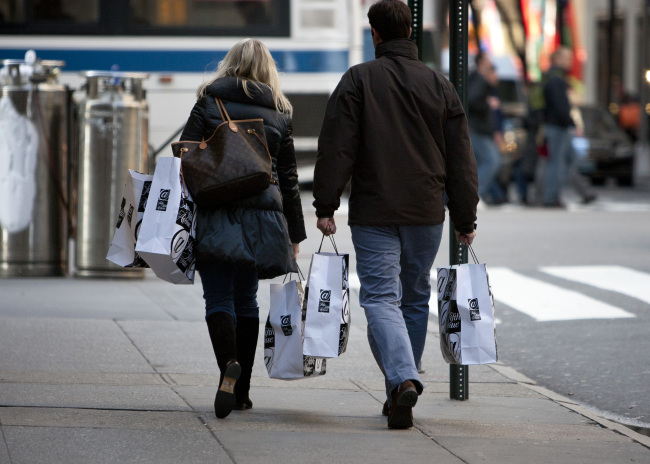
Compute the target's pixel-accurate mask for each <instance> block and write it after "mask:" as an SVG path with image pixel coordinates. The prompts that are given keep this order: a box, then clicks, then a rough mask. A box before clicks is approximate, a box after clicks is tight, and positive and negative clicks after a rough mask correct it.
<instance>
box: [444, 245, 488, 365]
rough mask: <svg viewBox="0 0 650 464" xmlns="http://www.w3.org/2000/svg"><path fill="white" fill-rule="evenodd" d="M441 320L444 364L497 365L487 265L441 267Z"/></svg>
mask: <svg viewBox="0 0 650 464" xmlns="http://www.w3.org/2000/svg"><path fill="white" fill-rule="evenodd" d="M470 250H471V247H470ZM472 255H473V256H474V257H475V255H474V252H473V251H472ZM475 260H476V258H475ZM476 261H477V260H476ZM438 321H439V323H440V349H441V351H442V356H443V358H444V359H445V361H447V362H448V363H450V364H464V365H469V364H489V363H495V362H497V343H496V325H495V321H494V299H493V297H492V290H491V288H490V281H489V277H488V274H487V269H486V267H485V264H483V263H481V264H478V261H477V264H460V265H455V266H450V267H443V268H438Z"/></svg>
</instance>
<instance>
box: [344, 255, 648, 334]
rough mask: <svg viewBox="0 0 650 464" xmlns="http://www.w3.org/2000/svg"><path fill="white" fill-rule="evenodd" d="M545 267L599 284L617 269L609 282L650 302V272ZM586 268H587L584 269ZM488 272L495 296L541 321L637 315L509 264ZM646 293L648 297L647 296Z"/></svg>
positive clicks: (432, 305)
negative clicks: (599, 281)
mask: <svg viewBox="0 0 650 464" xmlns="http://www.w3.org/2000/svg"><path fill="white" fill-rule="evenodd" d="M590 269H594V270H598V271H599V272H596V271H593V272H591V271H589V270H590ZM541 270H542V271H544V272H546V273H548V274H552V275H556V276H558V277H561V278H567V279H571V280H576V281H579V282H583V283H587V284H589V285H592V286H594V285H596V284H595V281H597V280H596V277H598V276H600V275H605V274H607V275H610V274H611V273H612V272H616V273H618V274H619V275H620V276H621V277H620V280H621V282H620V283H619V282H617V281H614V280H611V279H610V283H609V285H610V286H612V287H615V288H613V290H614V291H618V292H620V293H624V294H629V293H628V292H633V293H634V294H632V295H631V296H634V297H636V298H639V299H643V301H648V302H650V275H649V274H644V273H642V272H638V271H633V270H631V269H626V268H622V267H617V266H586V267H566V268H564V267H563V268H555V267H544V268H541ZM584 270H587V271H586V272H582V271H584ZM434 271H435V269H434V270H432V274H433V275H432V279H431V280H432V283H431V287H432V288H431V290H432V293H431V300H430V302H429V311H430V312H431V314H433V315H435V316H437V314H438V304H437V298H436V293H435V289H436V285H435V282H436V277H435V273H434ZM578 271H580V272H578ZM605 271H607V273H606V272H605ZM488 275H489V277H490V285H491V287H492V291H493V292H494V298H495V300H497V301H499V302H501V303H504V304H506V305H508V306H510V307H511V308H512V309H514V310H516V311H519V312H522V313H524V314H527V315H528V316H530V317H532V318H533V319H535V320H537V321H540V322H549V321H571V320H580V319H620V318H632V317H635V315H634V314H632V313H629V312H627V311H624V310H623V309H621V308H617V307H615V306H612V305H609V304H607V303H603V302H601V301H598V300H596V299H594V298H591V297H588V296H586V295H583V294H582V293H580V292H576V291H573V290H567V289H564V288H562V287H558V286H557V285H553V284H549V283H547V282H543V281H540V280H537V279H533V278H530V277H526V276H524V275H521V274H519V273H517V272H514V271H512V270H510V269H507V268H498V267H495V268H488ZM578 275H583V276H590V277H591V278H589V279H587V277H585V278H584V280H578V279H577V278H576V276H578ZM348 278H349V285H350V289H351V290H357V291H359V290H360V289H361V283H360V282H359V276H358V275H357V274H356V273H353V272H350V274H349V276H348ZM587 280H588V281H587ZM605 283H606V282H605ZM596 286H600V287H602V288H606V289H609V288H607V287H606V286H605V284H602V285H601V284H600V283H599V284H598V285H596ZM641 297H643V298H641ZM646 297H647V298H648V300H646V299H645V298H646ZM499 323H501V319H498V320H497V324H499Z"/></svg>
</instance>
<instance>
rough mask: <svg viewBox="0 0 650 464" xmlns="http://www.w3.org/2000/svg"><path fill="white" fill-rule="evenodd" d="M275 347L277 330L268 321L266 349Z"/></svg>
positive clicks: (265, 331)
mask: <svg viewBox="0 0 650 464" xmlns="http://www.w3.org/2000/svg"><path fill="white" fill-rule="evenodd" d="M274 347H275V330H273V326H272V325H271V322H270V321H268V320H267V321H266V325H265V326H264V348H274Z"/></svg>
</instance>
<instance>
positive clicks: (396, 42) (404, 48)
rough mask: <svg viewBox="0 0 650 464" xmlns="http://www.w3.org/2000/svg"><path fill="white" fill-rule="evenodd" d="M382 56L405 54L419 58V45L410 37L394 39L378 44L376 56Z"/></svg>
mask: <svg viewBox="0 0 650 464" xmlns="http://www.w3.org/2000/svg"><path fill="white" fill-rule="evenodd" d="M382 56H386V57H395V56H403V57H404V58H408V59H411V60H417V59H418V46H417V45H415V42H413V41H412V40H410V39H393V40H388V41H386V42H381V43H379V44H377V48H376V49H375V58H379V57H382Z"/></svg>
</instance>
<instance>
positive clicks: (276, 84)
mask: <svg viewBox="0 0 650 464" xmlns="http://www.w3.org/2000/svg"><path fill="white" fill-rule="evenodd" d="M225 76H232V77H236V78H238V79H241V81H242V86H243V87H244V92H245V93H246V95H248V96H249V97H251V98H253V95H252V93H251V91H250V87H249V86H250V85H254V86H255V87H257V88H258V89H259V88H260V84H262V85H266V86H267V87H269V88H270V89H271V93H272V94H273V102H274V103H275V109H276V110H277V111H278V112H280V113H286V114H289V115H290V114H291V113H292V111H293V108H292V107H291V103H289V100H288V99H287V97H285V96H284V94H283V93H282V90H280V75H279V74H278V69H277V67H276V65H275V61H274V60H273V57H272V56H271V52H269V49H268V48H266V45H264V44H263V43H262V42H260V41H259V40H257V39H244V40H242V41H241V42H238V43H236V44H235V45H234V46H233V47H232V48H231V49H230V50H229V51H228V53H226V56H225V58H224V59H223V60H222V61H221V62H220V63H219V66H218V67H217V72H216V73H215V74H214V75H213V76H212V77H211V78H210V79H209V80H208V81H207V82H204V83H203V85H201V87H199V90H198V91H197V92H196V95H197V98H201V97H203V96H205V95H206V89H207V88H208V86H209V85H210V84H212V83H213V82H214V81H216V80H217V79H219V78H221V77H225Z"/></svg>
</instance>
